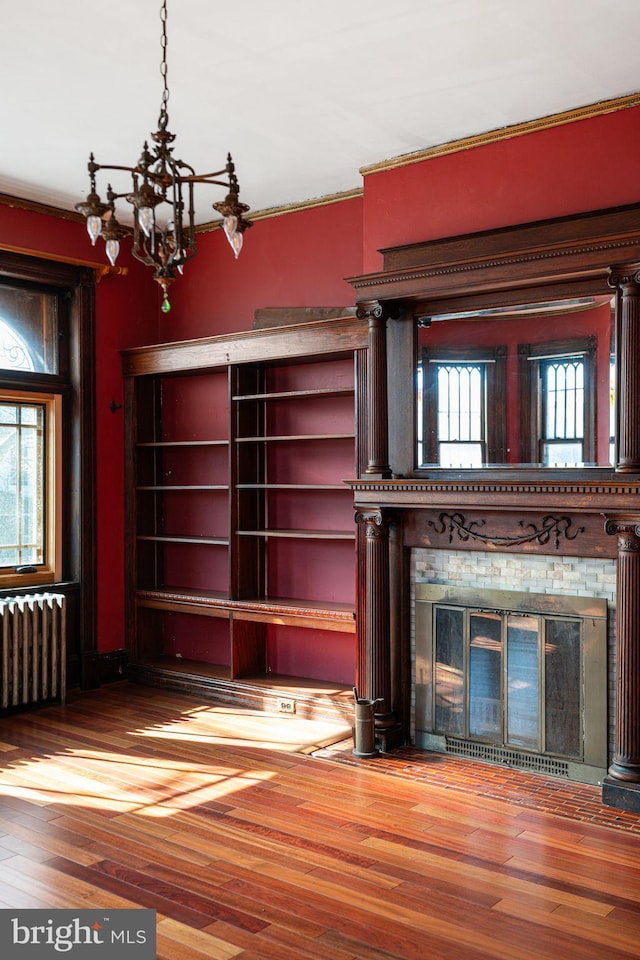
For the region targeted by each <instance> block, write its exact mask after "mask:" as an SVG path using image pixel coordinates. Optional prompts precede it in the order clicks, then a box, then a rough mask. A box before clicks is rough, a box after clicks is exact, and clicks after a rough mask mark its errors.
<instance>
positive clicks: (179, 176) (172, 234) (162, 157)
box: [75, 0, 252, 313]
mask: <svg viewBox="0 0 640 960" xmlns="http://www.w3.org/2000/svg"><path fill="white" fill-rule="evenodd" d="M160 20H161V22H162V38H161V48H162V61H161V64H160V73H161V75H162V79H163V92H162V101H161V105H160V116H159V118H158V129H157V130H156V132H155V133H152V134H151V139H152V140H153V145H152V146H151V148H150V147H149V143H148V141H145V143H144V146H143V148H142V155H141V156H140V159H139V160H138V162H137V164H136V165H135V166H133V167H127V166H116V165H114V164H101V163H96V161H95V158H94V155H93V153H92V154H91V155H90V157H89V163H88V165H87V169H88V171H89V193H88V195H87V199H86V200H85V201H83V202H82V203H78V204H76V208H75V209H76V210H78V212H79V213H81V214H82V216H84V217H86V218H87V230H88V232H89V236H90V237H91V242H92V243H93V244H94V246H95V243H96V240H97V239H98V237H100V236H101V237H102V239H103V240H104V242H105V248H106V254H107V257H108V259H109V262H110V263H111V265H112V266H115V262H116V258H117V256H118V254H119V252H120V241H121V239H122V238H123V237H125V236H128V235H130V234H131V233H133V246H132V253H133V256H134V257H135V258H136V259H137V260H140V261H141V262H142V263H145V264H146V265H147V266H149V267H151V268H152V269H153V270H154V275H153V276H154V280H156V281H157V282H158V283H159V284H160V286H161V288H162V292H163V298H162V310H163V311H164V312H165V313H166V312H168V311H169V310H170V309H171V304H170V303H169V296H168V291H169V287H170V285H171V284H172V283H173V281H174V280H175V279H176V275H177V274H181V273H182V271H183V267H184V265H185V263H186V262H187V261H188V260H191V259H192V258H193V257H194V256H195V255H196V252H197V250H196V226H195V213H194V203H193V194H194V186H195V184H196V183H208V184H215V185H216V186H221V187H226V189H227V191H228V192H227V195H226V197H225V199H224V200H221V201H219V202H218V203H214V204H213V205H212V206H213V209H214V210H217V212H218V213H219V214H221V216H222V225H223V227H224V232H225V234H226V236H227V239H228V241H229V243H230V244H231V247H232V249H233V251H234V253H235V255H236V257H238V255H239V254H240V251H241V249H242V242H243V233H244V231H245V230H246V229H247V228H248V227H250V226H252V224H251V222H250V221H248V220H246V219H245V218H244V214H245V213H246V212H247V211H248V210H249V207H248V206H247V204H246V203H241V202H240V200H239V199H238V195H239V193H240V187H239V185H238V180H237V177H236V173H235V167H234V165H233V160H232V159H231V154H228V155H227V163H226V166H225V167H223V168H222V170H215V171H214V172H213V173H206V174H196V172H195V170H194V169H193V167H192V166H190V165H189V164H188V163H185V162H184V161H182V160H176V158H175V157H174V156H173V146H171V144H173V141H174V140H175V134H173V133H170V131H169V129H168V124H169V114H168V112H167V103H168V101H169V86H168V83H167V0H163V4H162V7H161V9H160ZM100 170H112V171H118V172H122V171H124V172H125V173H128V174H130V176H131V189H129V190H128V191H125V192H124V193H116V192H115V191H114V190H113V188H112V186H111V183H109V184H108V186H107V192H106V203H105V202H103V201H102V199H101V198H100V196H99V195H98V193H97V191H96V173H98V171H100ZM123 198H124V199H125V200H127V201H128V202H129V203H130V204H131V205H132V206H133V211H134V213H133V229H130V228H127V227H124V226H123V225H122V224H120V223H119V222H118V220H117V218H116V201H117V200H120V199H123Z"/></svg>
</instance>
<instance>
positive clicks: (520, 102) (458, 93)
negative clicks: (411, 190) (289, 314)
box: [0, 0, 640, 222]
mask: <svg viewBox="0 0 640 960" xmlns="http://www.w3.org/2000/svg"><path fill="white" fill-rule="evenodd" d="M2 6H3V10H2V16H1V18H0V81H1V86H0V90H1V93H0V131H1V140H0V144H1V146H0V192H2V193H8V194H11V195H14V196H18V197H22V198H26V199H30V200H37V201H40V202H44V203H49V204H53V205H55V206H57V207H61V208H65V209H72V208H73V206H74V204H75V203H77V202H78V201H79V200H81V199H83V197H84V195H85V194H86V192H87V176H86V162H87V158H88V155H89V152H90V151H91V150H93V151H94V153H95V156H96V160H97V161H98V162H101V163H112V164H124V165H131V164H133V163H134V162H135V161H136V160H137V158H138V157H139V155H140V151H141V147H142V143H143V141H144V140H145V139H146V138H148V136H149V134H150V133H151V132H152V131H153V130H155V129H156V126H157V118H158V112H159V106H160V98H161V94H162V79H161V76H160V70H159V63H160V57H161V50H160V33H161V25H160V18H159V8H160V0H109V2H108V3H105V2H98V0H62V2H58V3H55V2H52V0H2ZM639 36H640V2H639V0H231V2H225V3H222V2H220V0H169V16H168V38H169V40H168V65H169V74H168V77H169V87H170V91H171V97H170V100H169V104H168V106H169V117H170V124H169V127H170V129H171V130H172V132H174V133H175V134H176V135H177V137H176V145H175V155H176V156H177V157H178V158H180V159H183V160H186V161H188V162H189V163H190V164H191V165H192V166H194V167H195V169H196V172H197V173H207V172H210V171H211V170H214V169H217V168H220V167H222V166H223V165H224V163H225V159H226V153H227V151H228V150H230V151H231V152H232V154H233V157H234V160H235V162H236V168H237V173H238V177H239V180H240V184H241V198H242V199H243V200H244V201H245V202H246V203H248V204H250V206H251V208H252V209H253V210H263V209H266V208H269V207H273V206H279V205H281V204H288V203H297V202H301V201H304V200H309V199H312V198H314V197H318V196H323V195H326V194H332V193H336V192H341V191H346V190H350V189H353V188H356V187H360V186H361V185H362V179H361V176H360V175H359V172H358V171H359V168H360V167H362V166H366V165H369V164H373V163H377V162H379V161H382V160H385V159H388V158H391V157H396V156H400V155H402V154H406V153H411V152H414V151H416V150H422V149H425V148H427V147H430V146H434V145H436V144H438V143H444V142H447V141H450V140H454V139H458V138H460V137H465V136H470V135H473V134H477V133H482V132H485V131H488V130H493V129H496V128H499V127H504V126H509V125H511V124H514V123H519V122H521V121H526V120H532V119H536V118H539V117H543V116H548V115H549V114H553V113H558V112H561V111H564V110H568V109H572V108H575V107H580V106H584V105H587V104H592V103H595V102H597V101H600V100H605V99H609V98H614V97H619V96H624V95H626V94H630V93H635V92H637V91H638V90H640V58H639V56H638V37H639ZM114 186H115V183H114ZM121 188H124V184H122V185H121ZM116 189H118V187H117V186H116ZM99 190H100V185H99ZM103 192H104V185H103ZM197 192H198V197H197V199H198V203H199V206H198V220H199V222H207V221H210V220H212V219H213V218H214V217H215V214H214V213H213V212H212V210H211V206H210V205H211V203H212V202H214V201H216V200H219V199H221V191H217V190H216V189H215V188H209V187H201V188H199V191H197Z"/></svg>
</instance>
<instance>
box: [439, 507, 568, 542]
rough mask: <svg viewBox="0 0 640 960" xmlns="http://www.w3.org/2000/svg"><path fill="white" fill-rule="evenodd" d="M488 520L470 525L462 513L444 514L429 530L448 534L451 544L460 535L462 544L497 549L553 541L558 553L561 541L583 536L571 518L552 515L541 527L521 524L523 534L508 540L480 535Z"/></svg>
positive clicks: (489, 535) (519, 524) (547, 516)
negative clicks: (487, 545)
mask: <svg viewBox="0 0 640 960" xmlns="http://www.w3.org/2000/svg"><path fill="white" fill-rule="evenodd" d="M485 524H486V520H469V521H467V520H466V518H465V516H464V514H463V513H446V512H442V513H441V514H440V515H439V517H438V519H437V521H433V520H429V526H430V527H433V529H434V531H435V533H438V534H445V533H446V534H448V537H449V543H453V540H454V536H455V535H456V534H457V536H458V538H459V539H460V540H462V541H467V540H470V539H471V540H479V541H480V542H481V543H484V544H491V545H492V546H495V547H516V546H521V545H522V544H524V543H534V542H537V543H539V544H540V545H541V546H545V545H546V544H547V543H549V542H550V541H551V539H552V538H553V540H554V541H555V548H556V550H558V549H559V547H560V541H561V539H562V538H563V537H564V538H565V539H567V540H575V539H576V537H577V536H578V534H579V533H584V529H585V528H584V527H575V528H574V529H573V530H571V527H572V525H573V521H572V519H571V517H567V516H561V517H557V516H554V515H553V514H547V515H546V516H544V517H543V518H542V522H541V525H540V526H536V524H535V523H527V522H526V521H525V520H520V521H518V526H520V527H521V528H522V530H523V533H522V534H517V535H516V536H512V537H506V536H499V535H492V534H489V533H483V532H481V530H480V528H481V527H484V526H485Z"/></svg>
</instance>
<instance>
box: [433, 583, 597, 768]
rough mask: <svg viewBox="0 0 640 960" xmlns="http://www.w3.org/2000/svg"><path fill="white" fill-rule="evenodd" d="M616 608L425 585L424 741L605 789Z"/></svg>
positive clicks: (592, 601)
mask: <svg viewBox="0 0 640 960" xmlns="http://www.w3.org/2000/svg"><path fill="white" fill-rule="evenodd" d="M607 607H608V605H607V601H606V599H602V598H594V597H588V596H571V595H567V594H558V595H554V594H549V593H534V592H529V591H524V590H523V591H518V590H508V589H490V588H486V587H478V586H473V587H465V586H453V585H451V584H450V583H449V582H447V583H424V582H418V583H416V585H415V741H416V744H417V745H418V746H421V747H423V748H425V749H431V750H438V751H440V752H446V753H454V754H457V755H461V756H468V757H475V758H477V759H482V760H486V761H491V762H496V763H501V764H505V765H508V766H511V767H516V768H521V769H527V770H535V771H538V772H541V773H547V774H551V775H555V776H563V777H567V778H569V779H573V780H579V781H582V782H587V783H600V782H601V781H602V778H603V777H604V775H605V773H606V767H607Z"/></svg>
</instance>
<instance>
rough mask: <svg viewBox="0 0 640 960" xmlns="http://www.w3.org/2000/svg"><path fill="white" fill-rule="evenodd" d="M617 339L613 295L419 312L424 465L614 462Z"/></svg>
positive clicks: (420, 429) (421, 455)
mask: <svg viewBox="0 0 640 960" xmlns="http://www.w3.org/2000/svg"><path fill="white" fill-rule="evenodd" d="M614 339H615V338H614V322H613V300H612V299H611V298H609V297H607V296H601V297H583V298H574V299H571V300H562V301H553V302H540V303H530V304H522V305H518V306H512V307H499V308H496V309H486V310H482V311H468V312H461V313H449V314H439V315H434V316H430V317H423V318H421V319H420V320H418V323H417V360H418V363H417V375H416V399H417V410H416V426H417V450H416V455H417V465H418V468H426V467H429V468H433V467H441V468H450V469H465V468H466V469H475V468H479V467H491V466H498V467H504V466H536V467H556V468H566V467H586V466H609V465H611V464H613V461H614V456H615V453H614V451H615V437H614V432H615V427H614V425H615V396H614V393H615V370H614V362H615V361H614V357H615V343H614Z"/></svg>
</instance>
